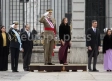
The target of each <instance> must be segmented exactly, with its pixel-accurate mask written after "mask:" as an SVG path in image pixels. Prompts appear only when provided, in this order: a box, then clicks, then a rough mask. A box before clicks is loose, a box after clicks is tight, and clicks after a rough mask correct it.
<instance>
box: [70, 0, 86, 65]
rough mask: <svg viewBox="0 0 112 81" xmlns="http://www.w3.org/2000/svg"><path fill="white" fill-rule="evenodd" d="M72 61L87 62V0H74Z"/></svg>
mask: <svg viewBox="0 0 112 81" xmlns="http://www.w3.org/2000/svg"><path fill="white" fill-rule="evenodd" d="M70 52H71V53H70V56H69V58H70V59H69V61H70V63H78V64H83V63H87V48H86V40H85V0H72V47H71V51H70Z"/></svg>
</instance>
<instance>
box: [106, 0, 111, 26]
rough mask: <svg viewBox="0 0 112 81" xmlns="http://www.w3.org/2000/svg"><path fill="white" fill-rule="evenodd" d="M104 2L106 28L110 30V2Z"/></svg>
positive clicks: (109, 0)
mask: <svg viewBox="0 0 112 81" xmlns="http://www.w3.org/2000/svg"><path fill="white" fill-rule="evenodd" d="M105 1H106V27H107V28H112V23H111V22H112V0H105Z"/></svg>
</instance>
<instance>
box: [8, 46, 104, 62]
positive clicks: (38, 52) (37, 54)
mask: <svg viewBox="0 0 112 81" xmlns="http://www.w3.org/2000/svg"><path fill="white" fill-rule="evenodd" d="M58 50H59V46H57V47H56V49H55V50H54V51H55V55H54V56H53V57H52V62H53V63H59V60H58ZM84 50H85V49H84V48H77V49H76V48H75V49H73V48H71V49H70V50H69V51H68V60H67V62H68V63H72V64H79V63H80V64H86V63H87V60H88V57H87V50H85V52H84ZM74 51H75V52H74ZM101 51H102V50H100V54H99V56H98V63H103V54H102V53H101ZM82 52H83V53H82ZM74 57H75V58H74ZM10 61H11V57H10V55H9V62H10ZM19 62H20V63H22V62H23V59H22V53H20V54H19ZM31 63H44V50H43V47H40V46H39V47H34V50H33V53H32V58H31Z"/></svg>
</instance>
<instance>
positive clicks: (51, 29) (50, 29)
mask: <svg viewBox="0 0 112 81" xmlns="http://www.w3.org/2000/svg"><path fill="white" fill-rule="evenodd" d="M44 30H48V31H54V34H55V35H56V30H55V29H54V28H49V27H45V28H44ZM54 49H55V45H54ZM52 56H54V51H53V53H52Z"/></svg>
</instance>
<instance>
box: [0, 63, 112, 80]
mask: <svg viewBox="0 0 112 81" xmlns="http://www.w3.org/2000/svg"><path fill="white" fill-rule="evenodd" d="M97 67H98V69H99V70H100V72H49V73H48V72H38V71H35V72H24V71H23V69H22V64H19V71H20V72H19V73H12V72H11V70H10V64H9V71H7V72H0V81H112V72H109V73H107V72H106V71H104V70H103V65H102V64H98V65H97Z"/></svg>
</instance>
